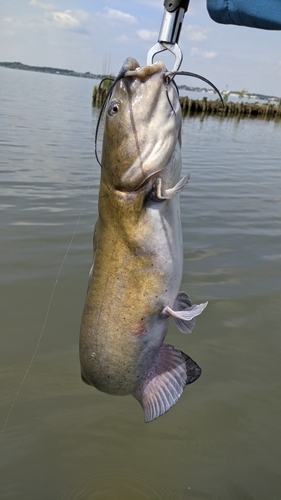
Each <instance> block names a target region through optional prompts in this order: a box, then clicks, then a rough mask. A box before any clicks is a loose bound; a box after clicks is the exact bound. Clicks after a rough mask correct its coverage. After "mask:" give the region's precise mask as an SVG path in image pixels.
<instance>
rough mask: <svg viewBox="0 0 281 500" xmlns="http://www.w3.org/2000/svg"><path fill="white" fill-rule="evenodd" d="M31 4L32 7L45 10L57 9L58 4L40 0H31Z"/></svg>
mask: <svg viewBox="0 0 281 500" xmlns="http://www.w3.org/2000/svg"><path fill="white" fill-rule="evenodd" d="M29 5H31V6H32V7H39V8H40V9H45V10H48V9H51V10H54V9H56V6H55V5H54V4H52V3H43V2H38V0H30V2H29Z"/></svg>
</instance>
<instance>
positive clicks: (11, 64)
mask: <svg viewBox="0 0 281 500" xmlns="http://www.w3.org/2000/svg"><path fill="white" fill-rule="evenodd" d="M0 67H3V68H9V69H20V70H24V71H35V72H37V73H51V74H53V75H65V76H76V77H78V78H90V79H92V80H102V78H104V77H105V76H108V75H100V74H98V75H95V74H93V73H91V72H90V71H87V72H86V73H80V72H78V71H73V70H71V69H62V68H52V67H48V66H29V65H28V64H22V63H20V62H0ZM178 88H179V89H180V90H188V91H191V92H204V93H208V94H214V93H215V92H214V90H212V89H210V88H209V87H208V88H200V87H190V86H187V85H179V86H178ZM221 93H222V94H224V95H228V96H231V97H239V94H240V92H239V91H235V90H230V91H227V92H226V91H221ZM244 97H247V98H248V99H260V100H262V101H271V102H280V100H281V98H280V97H276V96H270V95H264V94H245V96H244Z"/></svg>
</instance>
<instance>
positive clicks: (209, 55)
mask: <svg viewBox="0 0 281 500" xmlns="http://www.w3.org/2000/svg"><path fill="white" fill-rule="evenodd" d="M190 55H191V56H192V57H201V58H203V59H214V58H215V57H217V55H218V54H217V53H216V52H212V51H210V52H208V51H204V50H199V49H197V47H192V49H191V51H190Z"/></svg>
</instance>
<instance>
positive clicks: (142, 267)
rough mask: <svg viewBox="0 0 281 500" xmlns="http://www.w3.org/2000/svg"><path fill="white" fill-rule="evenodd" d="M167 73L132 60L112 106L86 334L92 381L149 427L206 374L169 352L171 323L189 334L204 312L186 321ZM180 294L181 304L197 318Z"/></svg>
mask: <svg viewBox="0 0 281 500" xmlns="http://www.w3.org/2000/svg"><path fill="white" fill-rule="evenodd" d="M164 72H165V67H164V65H163V64H162V63H160V62H157V63H155V64H153V65H152V66H146V67H142V68H140V67H139V65H138V63H137V61H136V60H135V59H133V58H128V59H127V60H126V61H125V63H124V65H123V67H122V69H121V73H122V74H123V75H124V77H123V78H122V79H120V80H119V82H118V83H117V84H116V86H115V88H114V91H113V94H112V96H111V98H110V101H109V103H108V105H107V109H106V121H105V131H104V139H103V152H102V169H101V180H100V192H99V216H98V220H97V223H96V226H95V231H94V255H93V267H92V269H91V273H90V278H89V287H88V292H87V296H86V302H85V307H84V311H83V316H82V323H81V331H80V363H81V373H82V379H83V380H84V382H86V383H88V384H90V385H93V386H95V387H96V388H97V389H99V390H100V391H103V392H105V393H108V394H113V395H128V394H132V395H133V396H134V397H135V398H136V399H137V400H138V401H139V402H140V403H141V405H142V406H143V408H144V413H145V421H151V420H153V419H155V418H157V417H158V416H160V415H162V414H163V413H165V412H166V411H167V410H168V409H169V408H170V407H171V406H173V404H175V402H176V401H177V400H178V399H179V397H180V395H181V393H182V391H183V388H184V386H185V385H186V384H187V383H190V382H192V381H193V380H196V378H198V377H199V375H200V373H201V370H200V368H199V367H198V365H197V364H196V363H194V362H193V361H192V360H191V359H190V358H189V357H188V356H187V355H185V354H184V353H181V351H177V350H176V349H174V348H173V347H172V346H166V345H165V344H163V340H164V338H165V335H166V333H167V329H168V321H169V316H171V315H172V316H173V314H175V315H176V321H178V324H179V325H180V324H181V325H182V328H180V329H181V330H182V331H185V332H188V331H190V330H191V329H192V327H193V324H194V319H190V318H193V317H194V316H196V315H198V314H200V312H201V311H202V310H203V309H204V307H206V304H204V305H201V306H192V307H193V308H195V309H194V314H193V312H192V314H189V313H188V312H186V311H185V316H183V317H182V319H181V312H180V311H179V307H176V303H177V296H178V293H179V287H180V283H181V278H182V268H183V248H182V231H181V222H180V210H179V196H178V194H179V192H180V191H181V190H182V189H183V188H184V186H185V185H186V184H187V182H188V178H187V177H186V178H184V179H183V180H182V181H180V172H181V148H180V144H181V142H180V141H181V138H180V137H181V110H180V104H179V100H178V94H177V90H176V88H175V86H174V84H173V83H170V84H169V85H168V95H169V100H168V99H167V95H166V83H165V81H164ZM182 293H183V295H182V296H181V300H180V301H179V302H178V305H179V304H180V308H182V305H185V306H186V307H184V309H187V310H189V309H191V302H190V299H189V298H188V296H187V295H186V294H184V292H182ZM186 297H187V298H186ZM196 308H198V309H196ZM174 309H175V311H174ZM192 311H193V309H192ZM186 325H187V326H186ZM179 327H180V326H179ZM164 372H165V374H164V375H162V373H164ZM167 373H168V375H167Z"/></svg>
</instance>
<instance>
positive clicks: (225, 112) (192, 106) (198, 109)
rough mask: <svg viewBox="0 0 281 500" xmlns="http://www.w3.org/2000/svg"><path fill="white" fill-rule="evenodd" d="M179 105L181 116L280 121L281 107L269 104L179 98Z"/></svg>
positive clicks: (205, 98)
mask: <svg viewBox="0 0 281 500" xmlns="http://www.w3.org/2000/svg"><path fill="white" fill-rule="evenodd" d="M180 104H181V108H182V114H183V116H189V115H195V114H199V115H218V116H221V117H238V118H239V117H241V118H242V117H243V118H244V117H249V118H263V119H266V120H271V119H274V120H280V119H281V105H277V104H271V103H263V104H261V103H259V102H255V103H251V102H231V101H229V102H225V103H224V105H223V106H222V103H221V101H220V100H219V99H217V100H215V101H213V100H210V101H208V99H207V97H203V99H196V100H194V99H190V98H189V97H180Z"/></svg>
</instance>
